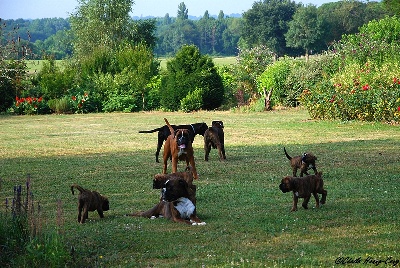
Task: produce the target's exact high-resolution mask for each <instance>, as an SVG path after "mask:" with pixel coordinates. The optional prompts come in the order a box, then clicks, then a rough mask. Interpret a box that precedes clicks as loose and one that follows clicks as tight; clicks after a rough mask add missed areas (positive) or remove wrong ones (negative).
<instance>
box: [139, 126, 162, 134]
mask: <svg viewBox="0 0 400 268" xmlns="http://www.w3.org/2000/svg"><path fill="white" fill-rule="evenodd" d="M161 129H162V127H158V128H155V129H152V130H139V133H153V132H156V131H160V130H161Z"/></svg>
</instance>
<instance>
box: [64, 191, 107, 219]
mask: <svg viewBox="0 0 400 268" xmlns="http://www.w3.org/2000/svg"><path fill="white" fill-rule="evenodd" d="M74 188H76V189H78V190H79V195H78V222H79V223H85V221H86V219H87V218H88V212H89V211H95V210H97V213H98V214H99V216H100V218H104V214H103V211H107V210H109V209H110V204H109V201H108V199H107V197H105V196H102V195H101V194H99V193H98V192H96V191H90V190H87V189H84V188H82V187H81V186H79V185H78V184H72V185H71V192H72V194H74Z"/></svg>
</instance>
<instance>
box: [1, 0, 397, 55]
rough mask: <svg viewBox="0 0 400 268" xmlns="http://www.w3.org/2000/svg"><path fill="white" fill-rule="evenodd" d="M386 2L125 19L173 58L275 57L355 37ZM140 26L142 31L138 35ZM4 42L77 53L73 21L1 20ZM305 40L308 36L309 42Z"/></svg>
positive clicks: (278, 0)
mask: <svg viewBox="0 0 400 268" xmlns="http://www.w3.org/2000/svg"><path fill="white" fill-rule="evenodd" d="M385 7H386V6H385V5H383V3H381V2H369V1H367V2H362V1H347V0H346V1H338V2H332V3H326V4H323V5H321V6H320V7H316V6H314V5H307V6H304V5H303V4H301V3H299V4H297V3H296V2H294V1H282V0H264V1H259V2H254V4H253V6H252V8H251V9H249V10H247V11H246V12H244V13H243V14H242V17H229V16H227V15H225V14H224V12H223V11H222V10H221V11H220V12H219V14H218V15H217V16H212V15H210V14H209V12H208V11H207V10H205V12H204V15H203V16H202V17H201V18H200V19H197V20H194V19H190V18H189V16H188V13H189V11H190V9H189V8H190V7H187V6H186V5H185V3H184V2H182V3H181V4H179V6H178V7H177V14H176V16H175V17H174V16H170V14H168V13H167V14H165V16H164V17H162V18H148V19H142V20H134V19H133V18H131V17H129V18H128V20H126V21H125V23H126V25H125V26H126V28H127V31H126V32H129V34H131V35H132V38H133V37H134V36H135V35H140V34H143V33H145V32H147V33H148V34H149V35H152V37H151V38H153V39H154V40H150V42H151V45H152V47H153V51H154V53H155V55H157V56H159V57H165V56H173V55H175V54H176V53H177V51H178V50H179V49H180V48H181V47H182V45H185V44H193V45H195V46H197V47H198V48H199V49H200V52H201V53H203V54H208V55H214V56H235V55H237V54H238V47H241V48H251V47H254V46H257V45H266V46H268V47H269V48H271V49H272V50H273V51H274V53H276V54H277V55H279V56H282V55H291V56H295V55H303V54H309V53H314V54H315V53H319V52H321V51H324V50H326V49H328V47H329V46H330V45H331V44H332V42H334V41H337V40H340V39H341V36H342V35H343V34H352V33H356V32H357V31H358V28H359V27H361V26H362V25H364V24H365V23H367V22H368V21H371V20H373V19H381V18H383V17H385V16H386V15H393V14H394V12H395V9H394V8H391V9H388V8H385ZM138 28H140V29H139V30H140V31H141V32H140V33H138V32H137V30H138ZM1 31H2V37H1V38H2V40H1V41H2V42H3V43H4V42H6V40H7V38H9V37H10V36H18V38H20V39H21V40H22V41H23V42H26V43H29V44H30V46H31V50H32V51H33V53H34V54H35V55H41V56H42V55H51V56H52V57H54V58H55V59H63V58H65V57H68V56H71V55H72V53H73V47H72V44H73V39H74V36H73V31H71V18H67V19H63V18H43V19H35V20H24V19H17V20H5V21H2V26H1ZM304 36H306V37H307V38H304Z"/></svg>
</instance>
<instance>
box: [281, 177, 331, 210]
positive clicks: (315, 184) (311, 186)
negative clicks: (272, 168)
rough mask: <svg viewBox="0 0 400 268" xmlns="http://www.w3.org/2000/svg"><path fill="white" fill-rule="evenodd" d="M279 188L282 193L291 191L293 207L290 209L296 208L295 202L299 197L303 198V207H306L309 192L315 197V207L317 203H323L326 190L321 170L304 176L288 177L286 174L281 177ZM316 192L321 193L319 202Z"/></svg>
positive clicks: (309, 195) (317, 205)
mask: <svg viewBox="0 0 400 268" xmlns="http://www.w3.org/2000/svg"><path fill="white" fill-rule="evenodd" d="M279 189H281V191H282V192H283V193H287V192H290V191H292V192H293V207H292V210H291V211H296V210H297V202H298V200H299V198H304V201H303V204H302V206H303V208H305V209H307V208H308V201H310V197H311V194H312V195H313V196H314V198H315V202H316V207H317V208H319V204H320V203H321V204H325V202H326V196H327V194H328V192H327V191H326V190H325V189H324V181H323V179H322V172H317V174H315V175H307V176H305V177H290V176H287V177H285V178H283V179H282V181H281V184H280V185H279ZM318 194H322V198H321V202H320V201H319V196H318Z"/></svg>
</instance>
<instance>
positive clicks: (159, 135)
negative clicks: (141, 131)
mask: <svg viewBox="0 0 400 268" xmlns="http://www.w3.org/2000/svg"><path fill="white" fill-rule="evenodd" d="M164 140H165V139H164V136H163V132H162V131H159V132H158V142H157V151H156V162H157V163H160V160H159V159H158V157H159V155H160V150H161V147H162V145H163V143H164Z"/></svg>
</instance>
